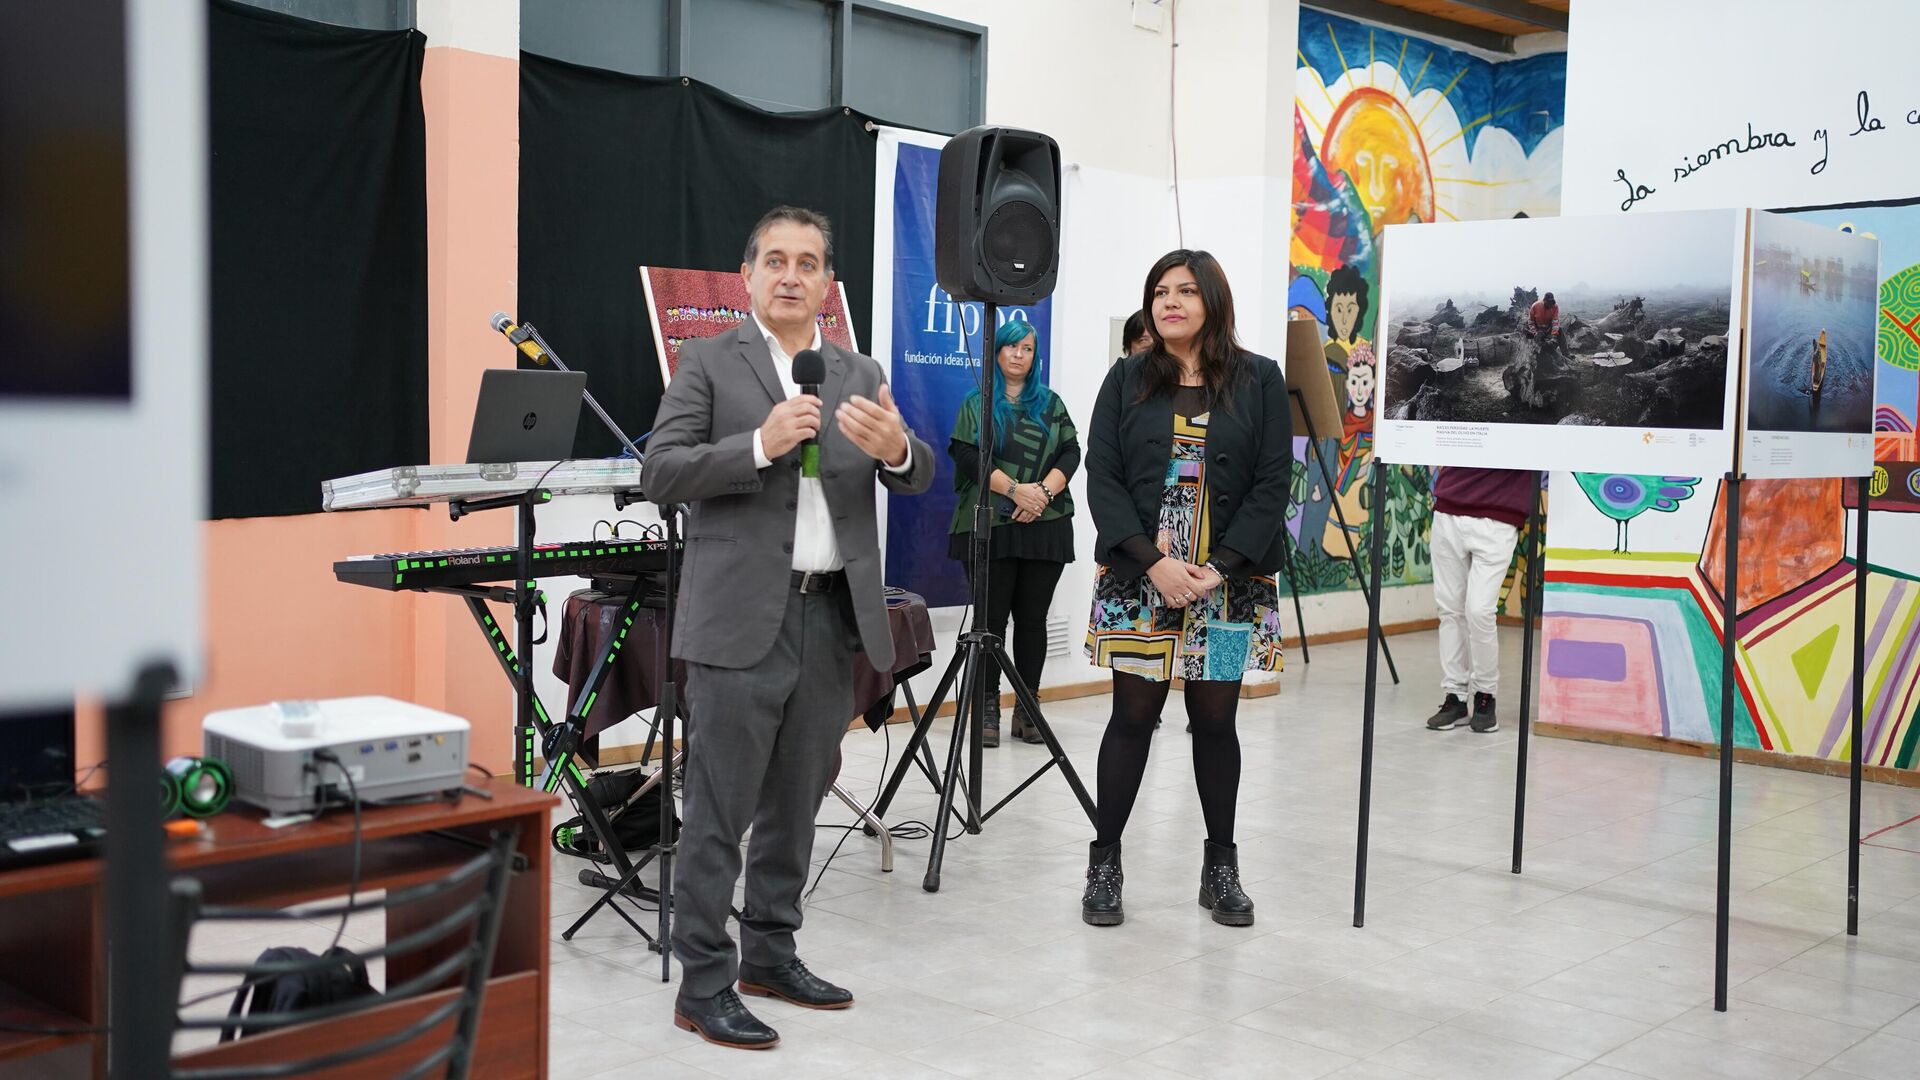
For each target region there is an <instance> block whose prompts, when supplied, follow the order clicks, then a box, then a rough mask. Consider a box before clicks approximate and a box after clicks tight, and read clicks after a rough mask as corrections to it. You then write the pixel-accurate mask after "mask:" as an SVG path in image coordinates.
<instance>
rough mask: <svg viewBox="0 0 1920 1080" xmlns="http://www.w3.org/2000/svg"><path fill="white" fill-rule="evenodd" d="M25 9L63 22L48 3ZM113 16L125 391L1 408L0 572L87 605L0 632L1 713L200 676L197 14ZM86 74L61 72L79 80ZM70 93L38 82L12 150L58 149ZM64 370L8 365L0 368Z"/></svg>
mask: <svg viewBox="0 0 1920 1080" xmlns="http://www.w3.org/2000/svg"><path fill="white" fill-rule="evenodd" d="M24 10H26V11H31V10H34V8H31V7H30V8H28V9H24ZM38 10H40V11H42V12H43V13H47V17H48V18H50V19H56V20H57V19H59V18H63V17H65V16H64V13H65V9H64V8H63V7H61V6H60V5H44V6H40V7H38ZM125 10H126V20H127V21H126V55H125V64H126V73H127V74H126V101H127V106H126V108H127V113H126V116H127V125H126V126H127V131H126V142H127V150H128V156H127V188H128V196H129V202H130V204H131V206H130V211H129V216H130V220H129V226H130V227H129V231H128V241H129V243H128V249H129V263H130V265H129V267H128V269H129V271H130V285H131V288H130V291H129V298H130V304H131V322H130V326H131V332H130V334H129V336H128V338H129V342H130V344H131V381H130V393H128V394H125V395H123V396H119V397H117V398H107V397H94V398H70V397H69V398H62V397H54V396H46V395H41V394H36V393H31V392H29V393H24V394H8V393H0V565H5V566H7V567H8V568H9V569H10V571H11V576H12V578H13V580H14V583H15V587H16V588H17V589H20V590H22V591H29V590H35V589H39V588H42V587H45V586H46V585H47V583H48V582H49V581H56V580H64V579H65V578H66V576H67V571H66V570H64V569H63V570H60V571H58V572H57V573H55V576H54V577H48V576H47V575H48V574H49V573H54V572H55V567H61V568H70V569H72V570H75V571H78V572H80V573H82V574H83V575H84V576H83V577H81V578H78V579H75V580H76V581H84V582H85V589H84V594H85V597H90V598H93V599H92V600H84V599H83V598H82V597H81V596H80V595H78V594H74V593H69V594H68V595H65V596H61V595H48V596H45V597H43V598H41V602H36V603H33V604H32V605H31V608H30V610H31V612H32V617H31V618H27V617H17V618H8V619H0V657H4V658H5V659H4V661H0V708H13V707H22V708H35V707H47V706H61V705H68V704H71V703H72V701H73V698H74V695H75V693H76V692H82V693H92V694H99V695H104V696H107V697H119V696H122V695H124V694H125V693H126V692H127V691H128V690H129V689H130V688H131V684H132V681H133V677H134V675H135V674H136V673H137V669H138V668H139V667H140V666H141V665H143V664H145V663H147V662H149V661H156V660H157V661H166V662H170V663H172V664H173V666H174V667H175V668H176V670H177V671H178V672H179V673H180V675H181V677H182V678H183V679H184V680H186V681H189V682H191V681H192V680H194V679H196V678H197V677H198V674H199V671H200V669H201V663H202V654H203V648H204V646H203V642H202V626H201V614H200V611H201V588H200V582H201V522H202V521H203V520H204V519H205V517H206V509H207V499H206V430H205V423H206V419H205V418H206V411H205V410H206V356H207V321H208V315H207V179H206V177H207V129H206V106H205V101H206V38H207V34H206V9H205V7H204V6H202V5H197V4H147V3H130V4H127V5H126V9H125ZM35 40H36V39H35V37H34V35H33V33H31V32H26V33H24V34H23V35H22V36H20V37H18V38H17V39H16V41H15V44H16V45H20V46H21V47H23V48H27V49H32V48H34V47H35ZM93 59H95V58H92V57H88V58H80V59H73V58H62V59H61V60H60V61H59V63H61V64H63V65H68V66H69V68H70V70H72V71H73V72H74V73H75V74H77V75H85V74H86V73H88V72H91V71H92V68H90V67H87V64H88V63H90V62H91V61H92V60H93ZM104 62H105V60H104V59H103V58H102V63H104ZM29 70H34V69H33V68H32V67H31V65H29ZM75 85H76V84H75V83H73V82H72V81H67V82H62V81H60V80H58V79H55V80H52V81H51V82H49V83H47V84H43V85H42V87H41V89H42V90H43V91H44V92H45V94H46V95H47V100H46V101H44V102H42V103H40V114H41V115H42V116H46V117H51V118H53V119H52V120H51V123H50V124H49V126H48V127H47V128H39V127H38V126H37V125H36V129H35V130H32V131H28V132H24V133H19V138H16V139H13V140H11V141H12V142H13V143H14V145H13V146H12V147H11V149H10V151H9V152H10V153H12V154H26V155H31V154H33V153H35V152H36V151H37V150H39V149H41V148H39V147H36V146H35V145H34V139H35V137H48V138H50V139H52V140H57V139H59V138H61V137H62V136H61V135H60V134H59V133H58V130H57V129H58V126H59V124H60V122H61V121H60V119H59V118H60V117H62V116H63V115H64V114H63V113H62V112H61V109H60V107H59V106H60V104H61V95H63V94H69V93H73V92H74V91H75ZM51 145H52V146H53V147H55V148H56V149H57V146H58V143H57V141H55V142H52V143H51ZM49 152H53V151H49ZM109 212H111V211H109ZM62 314H63V313H60V312H48V311H41V312H39V313H38V316H39V317H40V318H41V319H43V320H57V319H58V318H59V317H60V316H61V315H62ZM62 359H63V357H62V356H61V355H60V354H58V353H57V352H56V354H55V355H54V356H46V355H33V356H27V355H20V354H16V355H14V356H13V357H11V358H10V359H9V360H7V361H6V362H7V363H20V364H24V363H57V362H61V360H62ZM50 525H57V528H50ZM22 610H23V611H24V610H29V609H22Z"/></svg>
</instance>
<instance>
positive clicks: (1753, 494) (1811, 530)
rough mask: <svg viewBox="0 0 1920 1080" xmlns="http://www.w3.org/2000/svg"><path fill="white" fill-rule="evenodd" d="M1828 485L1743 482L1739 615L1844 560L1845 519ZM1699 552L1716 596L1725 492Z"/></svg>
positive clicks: (1721, 577)
mask: <svg viewBox="0 0 1920 1080" xmlns="http://www.w3.org/2000/svg"><path fill="white" fill-rule="evenodd" d="M1846 486H1850V485H1848V484H1847V483H1846V482H1845V481H1843V480H1839V479H1830V480H1803V479H1796V480H1748V481H1746V482H1745V483H1744V484H1743V485H1741V490H1740V581H1739V587H1740V613H1741V614H1742V615H1745V614H1746V613H1747V612H1748V611H1750V610H1752V609H1753V608H1754V607H1755V606H1757V605H1759V604H1763V603H1765V602H1766V601H1768V600H1770V599H1772V598H1774V597H1777V596H1780V595H1782V594H1785V593H1788V592H1790V591H1792V590H1793V589H1795V588H1798V587H1799V586H1800V585H1802V584H1803V583H1805V582H1807V581H1809V580H1811V579H1813V578H1815V577H1817V576H1819V575H1821V574H1823V573H1826V572H1827V571H1828V570H1831V569H1832V568H1833V567H1834V566H1835V565H1837V564H1838V563H1839V562H1840V561H1841V560H1842V559H1844V558H1845V557H1846V555H1847V515H1846V512H1845V511H1844V510H1842V509H1841V502H1840V491H1841V489H1842V488H1843V487H1846ZM1719 487H1720V490H1719V491H1718V492H1717V493H1716V494H1715V496H1714V502H1713V518H1712V519H1711V522H1710V524H1709V525H1708V528H1707V534H1706V537H1705V539H1704V540H1703V541H1702V543H1701V547H1700V570H1701V573H1702V574H1704V575H1706V580H1707V583H1708V588H1709V590H1710V591H1711V593H1712V595H1713V596H1714V597H1716V598H1718V597H1719V596H1720V590H1721V587H1722V583H1723V582H1724V581H1725V580H1726V571H1725V570H1724V569H1722V567H1723V565H1724V563H1725V561H1726V540H1725V539H1724V537H1723V535H1722V534H1723V533H1724V531H1725V529H1724V522H1725V513H1726V510H1725V507H1724V505H1723V504H1724V502H1725V499H1726V486H1725V485H1724V484H1722V485H1719Z"/></svg>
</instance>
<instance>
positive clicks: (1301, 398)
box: [1285, 319, 1400, 684]
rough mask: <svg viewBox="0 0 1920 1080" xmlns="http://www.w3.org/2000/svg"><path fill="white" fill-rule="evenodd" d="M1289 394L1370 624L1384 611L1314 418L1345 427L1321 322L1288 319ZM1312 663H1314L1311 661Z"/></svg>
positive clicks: (1380, 506) (1379, 514) (1395, 673)
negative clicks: (1364, 568) (1364, 566)
mask: <svg viewBox="0 0 1920 1080" xmlns="http://www.w3.org/2000/svg"><path fill="white" fill-rule="evenodd" d="M1285 372H1286V380H1287V396H1288V397H1289V398H1290V399H1291V403H1292V410H1293V414H1292V419H1293V428H1294V430H1296V431H1299V430H1302V429H1304V430H1305V431H1306V433H1307V456H1308V457H1309V458H1310V459H1312V462H1313V465H1314V467H1315V468H1316V469H1317V470H1318V471H1319V473H1320V481H1321V483H1322V485H1323V486H1324V490H1325V491H1326V493H1327V501H1328V502H1329V503H1331V504H1332V506H1333V515H1334V520H1335V521H1337V522H1339V524H1340V536H1341V538H1342V541H1343V542H1344V543H1345V544H1346V545H1347V564H1348V565H1349V566H1351V567H1353V580H1354V582H1355V583H1356V584H1358V585H1359V586H1360V592H1361V595H1362V596H1364V597H1366V600H1367V609H1368V619H1369V622H1370V623H1371V622H1377V621H1378V616H1379V611H1380V599H1379V596H1378V590H1373V589H1369V588H1368V587H1367V575H1366V574H1365V573H1364V572H1362V571H1361V569H1360V552H1359V551H1358V549H1356V548H1355V546H1354V544H1353V527H1352V526H1351V525H1349V524H1348V523H1347V512H1346V511H1345V510H1344V509H1342V508H1341V506H1340V489H1339V488H1337V487H1335V486H1334V482H1333V470H1332V469H1331V468H1330V467H1328V465H1327V459H1326V456H1325V455H1324V454H1322V453H1321V452H1320V432H1319V425H1318V424H1316V423H1315V421H1314V417H1315V416H1319V417H1320V420H1321V421H1322V422H1324V423H1327V424H1330V425H1332V426H1333V427H1334V428H1335V429H1336V430H1337V429H1338V428H1339V425H1340V405H1339V402H1338V401H1337V400H1335V398H1334V394H1333V376H1332V374H1331V373H1330V372H1329V371H1328V370H1327V359H1326V353H1325V351H1324V350H1323V349H1322V347H1321V344H1320V324H1319V323H1317V322H1314V321H1313V320H1311V319H1290V320H1288V321H1287V353H1286V367H1285ZM1373 513H1374V517H1375V519H1376V520H1383V519H1384V518H1385V516H1386V503H1385V501H1384V500H1383V497H1382V496H1380V495H1379V494H1377V493H1376V494H1375V496H1374V502H1373ZM1380 532H1381V530H1380V529H1378V528H1376V529H1375V530H1374V536H1375V537H1376V538H1378V537H1379V536H1380ZM1286 558H1287V564H1286V567H1285V570H1286V574H1287V583H1288V585H1289V586H1291V587H1292V588H1293V614H1294V618H1295V620H1296V621H1300V620H1301V619H1302V616H1301V612H1300V589H1299V586H1298V585H1297V584H1295V583H1294V574H1293V551H1292V550H1291V548H1290V547H1289V549H1288V550H1287V552H1286ZM1299 624H1300V655H1301V658H1302V659H1305V658H1306V652H1307V628H1306V624H1305V623H1304V622H1303V621H1302V622H1300V623H1299ZM1380 648H1381V649H1382V651H1384V652H1385V653H1386V656H1387V671H1388V673H1389V674H1390V675H1392V677H1393V681H1394V683H1395V684H1398V683H1399V682H1400V670H1399V668H1397V667H1395V666H1394V663H1393V651H1392V650H1391V649H1388V648H1387V645H1386V643H1385V642H1384V641H1383V642H1381V643H1380ZM1309 662H1311V661H1309Z"/></svg>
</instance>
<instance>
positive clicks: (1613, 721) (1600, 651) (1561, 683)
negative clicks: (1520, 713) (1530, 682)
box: [1540, 614, 1671, 735]
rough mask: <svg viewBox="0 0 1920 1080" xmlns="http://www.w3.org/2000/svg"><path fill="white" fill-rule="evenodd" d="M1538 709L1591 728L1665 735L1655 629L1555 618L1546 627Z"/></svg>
mask: <svg viewBox="0 0 1920 1080" xmlns="http://www.w3.org/2000/svg"><path fill="white" fill-rule="evenodd" d="M1545 637H1546V648H1545V652H1546V665H1545V670H1546V676H1547V678H1546V681H1545V682H1544V683H1543V684H1542V685H1541V689H1540V694H1541V701H1542V702H1543V703H1544V702H1551V705H1546V704H1543V705H1542V708H1545V709H1550V710H1551V711H1552V712H1554V713H1558V714H1560V715H1576V716H1591V717H1593V718H1594V720H1593V724H1592V726H1593V727H1596V728H1600V729H1602V730H1606V731H1630V732H1633V733H1635V734H1639V735H1669V734H1671V732H1670V731H1669V730H1668V721H1667V709H1666V702H1665V698H1664V696H1663V695H1664V691H1663V690H1662V688H1661V683H1660V655H1659V650H1658V644H1657V638H1656V637H1655V631H1654V627H1653V624H1652V623H1651V622H1649V621H1648V620H1646V619H1642V618H1634V617H1631V616H1621V615H1597V614H1595V615H1553V614H1549V615H1548V616H1547V618H1546V624H1545Z"/></svg>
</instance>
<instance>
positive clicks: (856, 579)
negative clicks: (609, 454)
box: [641, 319, 934, 671]
mask: <svg viewBox="0 0 1920 1080" xmlns="http://www.w3.org/2000/svg"><path fill="white" fill-rule="evenodd" d="M820 355H821V356H823V357H825V358H826V361H827V378H826V381H825V382H823V383H821V384H820V399H821V402H822V407H821V416H822V424H821V429H820V480H821V485H822V487H823V489H824V490H825V492H826V497H827V507H828V509H829V510H831V511H832V514H833V524H834V534H835V538H836V539H837V540H838V541H839V545H840V556H841V558H842V559H843V560H844V561H845V562H846V569H847V582H848V584H849V586H850V589H851V593H852V597H851V599H852V609H853V616H854V622H855V625H856V626H857V627H858V629H859V634H860V640H861V643H862V645H863V646H864V648H865V649H866V653H867V657H868V659H869V660H871V661H872V662H873V666H874V667H875V668H877V669H879V670H880V671H890V670H892V668H893V635H892V633H891V631H889V629H888V627H887V608H886V598H885V596H884V595H883V592H882V588H883V586H884V584H885V582H884V580H883V575H884V573H885V568H884V567H882V566H881V560H880V541H879V533H878V530H877V528H876V526H875V521H874V497H873V482H874V479H875V478H876V477H877V478H878V479H879V481H880V483H881V484H882V485H883V486H884V487H886V488H887V489H888V490H889V491H897V492H899V493H901V494H903V495H917V494H919V493H920V492H922V491H925V490H927V488H928V486H929V485H931V484H932V483H933V464H934V463H933V451H932V450H931V449H930V448H929V447H928V446H927V444H926V443H924V442H922V441H921V440H920V439H918V438H916V437H915V436H914V434H913V432H911V431H909V432H907V441H908V443H909V444H910V445H911V446H912V450H911V454H912V459H913V460H912V468H911V469H910V470H909V471H908V472H906V473H904V474H902V475H898V476H896V475H894V474H893V473H890V472H887V471H886V470H885V469H884V468H882V467H881V465H880V463H879V462H877V461H875V460H874V459H873V458H870V457H868V456H867V455H866V454H865V453H862V452H861V450H860V448H859V447H857V446H855V445H853V443H852V441H850V440H849V439H848V438H847V437H846V436H845V435H842V434H841V433H840V428H839V426H838V425H837V424H835V423H834V420H833V410H834V408H835V406H837V405H839V404H840V403H841V402H842V401H845V400H846V399H847V398H849V397H852V396H853V395H855V394H859V395H861V396H862V397H865V398H867V399H869V400H878V399H879V396H880V384H881V383H882V382H883V381H884V377H883V376H882V374H881V372H880V365H879V364H877V363H875V362H874V361H873V359H872V358H871V357H866V356H862V355H860V354H859V353H851V352H847V351H846V350H844V349H841V348H839V347H837V346H835V345H834V344H833V343H831V342H823V343H822V344H821V347H820ZM785 398H786V394H785V392H784V390H783V388H782V380H781V378H780V374H779V373H778V372H776V371H775V370H774V366H773V354H772V353H771V352H769V351H768V349H767V343H766V340H765V339H764V338H762V337H761V336H760V333H759V329H758V328H757V327H756V326H755V325H754V322H753V320H751V319H748V320H745V321H743V322H742V323H741V324H740V326H739V327H738V328H736V329H734V330H730V331H728V332H726V333H723V334H719V335H716V336H714V337H710V338H704V339H702V340H698V341H689V342H687V343H686V344H685V345H683V346H681V349H680V367H679V370H677V371H676V372H675V373H674V377H673V382H672V383H670V384H669V385H668V386H667V392H666V395H665V396H664V397H662V398H661V399H660V410H659V412H658V414H657V415H656V416H655V417H654V423H653V435H652V438H651V439H650V440H649V444H648V447H647V460H646V467H645V469H644V470H643V472H642V474H641V482H642V484H643V485H644V487H645V488H646V494H647V498H648V499H650V500H652V501H654V502H656V503H692V504H693V512H692V514H691V515H690V518H689V520H688V522H687V527H686V539H687V548H686V559H685V561H684V562H683V564H682V566H681V571H680V608H679V617H678V619H677V620H676V621H675V624H674V634H673V655H674V656H676V657H678V658H680V659H683V660H691V661H693V662H695V663H699V664H707V665H710V666H713V667H723V668H745V667H751V666H753V665H754V664H757V663H759V662H760V661H761V660H762V659H763V658H764V657H765V656H766V655H767V653H768V651H769V650H771V649H772V648H773V640H774V637H775V635H777V634H778V633H779V631H780V623H781V621H782V619H783V618H784V617H785V613H786V608H787V595H788V593H789V592H790V591H791V575H792V572H793V531H794V523H795V510H796V506H797V504H796V501H795V500H796V499H797V498H798V495H799V489H800V450H799V448H798V447H795V448H794V449H793V450H791V451H789V452H788V453H787V454H786V455H785V456H783V457H779V458H775V459H774V462H773V464H772V465H771V466H770V467H768V468H765V469H759V468H755V467H754V462H753V433H754V431H755V429H757V428H759V426H760V425H761V424H762V423H765V422H766V419H767V413H768V411H769V410H771V409H772V408H773V406H774V405H775V404H776V403H777V402H780V401H783V400H785Z"/></svg>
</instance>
